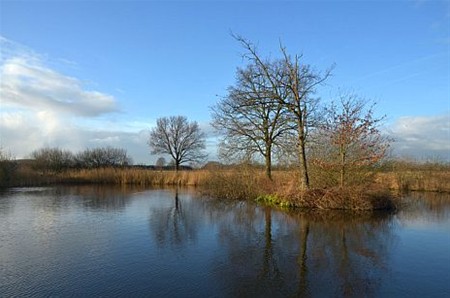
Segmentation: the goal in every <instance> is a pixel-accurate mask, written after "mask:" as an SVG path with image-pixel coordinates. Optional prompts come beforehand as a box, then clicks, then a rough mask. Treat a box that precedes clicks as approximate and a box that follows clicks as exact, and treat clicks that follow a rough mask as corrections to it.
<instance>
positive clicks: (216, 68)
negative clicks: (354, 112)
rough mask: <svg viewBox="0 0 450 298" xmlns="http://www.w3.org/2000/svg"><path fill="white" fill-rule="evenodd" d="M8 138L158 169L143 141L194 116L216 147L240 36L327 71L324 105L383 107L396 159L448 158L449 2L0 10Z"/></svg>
mask: <svg viewBox="0 0 450 298" xmlns="http://www.w3.org/2000/svg"><path fill="white" fill-rule="evenodd" d="M0 3H1V4H0V17H1V21H0V35H1V50H2V51H1V53H2V55H1V58H0V62H1V76H2V77H1V89H0V92H1V93H0V96H1V103H0V108H1V110H0V116H1V118H0V138H1V139H0V141H1V146H2V147H3V148H4V149H7V150H9V151H11V153H12V154H13V155H15V156H16V157H18V158H22V157H26V156H28V155H29V153H30V152H31V151H33V150H34V149H37V148H41V147H43V146H59V147H61V148H67V149H71V150H73V151H77V150H82V149H84V148H86V147H95V146H104V145H111V146H117V147H121V148H125V149H127V150H128V152H129V153H130V154H131V155H132V156H133V158H134V160H135V162H136V163H152V162H153V161H154V159H155V157H153V156H151V155H150V154H149V150H148V147H147V144H146V143H147V138H148V130H149V129H150V128H151V127H153V125H154V124H155V121H156V119H157V118H159V117H162V116H170V115H185V116H187V117H188V118H189V119H190V120H196V121H198V122H199V123H200V124H201V127H203V128H204V130H205V131H206V132H207V133H208V134H209V135H210V136H211V137H210V138H209V140H208V144H209V147H208V150H209V151H210V153H211V154H210V155H211V159H214V158H215V146H214V144H215V142H214V138H213V137H212V133H211V129H210V127H209V121H210V107H211V106H212V105H214V104H215V102H216V101H217V99H218V97H217V96H223V95H225V94H226V88H227V87H228V86H229V85H231V84H233V83H234V75H235V70H236V67H239V66H244V65H245V63H246V62H245V60H243V59H242V53H243V49H242V48H241V47H240V46H239V44H238V43H237V42H236V41H235V40H233V38H232V37H231V36H230V32H231V31H232V32H234V33H237V34H240V35H242V36H244V37H246V38H248V39H250V40H252V41H253V42H254V43H255V44H257V45H258V48H259V50H260V53H261V54H262V55H263V56H270V57H274V58H276V57H278V55H279V51H278V46H279V41H280V40H281V41H282V43H283V44H284V45H285V46H286V47H287V49H288V51H289V52H290V53H292V54H296V53H298V54H303V57H304V61H305V62H306V63H308V64H311V65H313V66H314V67H315V68H317V69H318V70H325V69H326V68H328V67H330V66H331V65H333V64H335V65H336V66H335V68H334V71H333V77H332V78H331V79H330V80H329V81H328V84H327V86H325V87H323V88H321V90H320V92H319V95H320V96H321V98H322V99H323V100H324V101H329V100H331V99H332V98H333V97H334V96H335V95H336V94H337V92H338V90H339V89H343V90H352V91H355V92H356V93H358V94H360V95H361V96H363V97H366V98H368V99H372V100H375V101H377V102H378V107H377V113H378V114H379V115H383V114H386V115H387V123H386V128H385V130H386V133H390V134H391V135H393V136H394V137H395V139H396V140H397V141H396V142H395V143H394V154H396V155H402V156H409V157H415V158H433V157H437V156H439V157H441V158H445V159H448V160H450V2H449V1H339V0H336V1H278V2H275V1H273V2H271V1H244V2H238V1H158V2H157V1H120V0H116V1H3V0H0Z"/></svg>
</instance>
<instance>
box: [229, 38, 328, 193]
mask: <svg viewBox="0 0 450 298" xmlns="http://www.w3.org/2000/svg"><path fill="white" fill-rule="evenodd" d="M233 36H234V38H235V39H236V40H237V41H238V42H239V43H240V44H241V45H242V46H243V47H244V48H245V49H246V51H247V53H246V55H245V57H246V58H247V59H248V60H250V61H251V62H252V63H254V64H255V65H257V66H258V67H259V68H260V69H261V70H262V74H263V75H264V77H265V79H266V80H267V81H268V82H269V84H270V86H271V91H272V92H271V97H272V98H274V99H275V100H276V101H277V102H278V103H279V104H281V105H282V106H283V108H284V109H286V110H287V111H289V113H291V115H292V117H293V118H294V122H295V125H296V130H297V132H296V136H297V144H296V145H297V150H298V154H299V161H300V184H301V186H302V188H303V189H307V188H309V175H308V163H307V137H308V129H309V127H311V125H312V124H313V123H311V120H312V119H311V115H312V114H313V113H314V111H315V106H316V104H317V99H316V98H314V97H313V95H314V93H315V91H316V88H317V87H318V86H319V85H321V84H323V83H324V82H325V80H326V79H327V78H328V77H329V76H330V74H331V69H329V70H327V71H325V72H324V73H319V72H317V71H314V70H313V69H312V68H311V66H309V65H307V64H302V63H301V61H300V59H301V58H302V56H298V55H295V56H294V57H291V56H290V55H288V53H287V51H286V48H285V47H283V46H282V45H280V50H281V53H282V59H281V61H282V68H280V69H281V70H282V72H281V73H280V72H274V71H273V70H272V68H271V67H270V63H268V62H266V61H265V60H263V59H262V58H261V56H260V55H259V53H258V51H257V49H256V47H255V46H254V45H253V44H252V43H251V42H250V41H248V40H246V39H244V38H243V37H241V36H237V35H233Z"/></svg>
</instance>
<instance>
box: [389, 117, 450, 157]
mask: <svg viewBox="0 0 450 298" xmlns="http://www.w3.org/2000/svg"><path fill="white" fill-rule="evenodd" d="M390 130H391V133H390V134H391V135H392V136H393V137H394V139H395V142H394V144H393V149H394V154H395V155H396V156H407V157H413V158H418V159H429V158H440V159H444V160H447V161H450V112H447V113H446V114H443V115H436V116H415V117H413V116H409V117H401V118H399V119H398V120H397V121H396V122H395V123H394V124H393V125H392V127H391V128H390Z"/></svg>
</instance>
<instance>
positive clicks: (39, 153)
mask: <svg viewBox="0 0 450 298" xmlns="http://www.w3.org/2000/svg"><path fill="white" fill-rule="evenodd" d="M31 158H33V159H34V163H33V167H34V168H35V169H38V170H41V171H44V172H47V171H50V172H55V173H58V172H61V171H63V170H66V169H68V168H71V167H73V166H74V164H75V157H74V155H73V154H72V152H70V151H68V150H63V149H60V148H41V149H37V150H35V151H33V152H32V153H31Z"/></svg>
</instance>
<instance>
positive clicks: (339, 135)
mask: <svg viewBox="0 0 450 298" xmlns="http://www.w3.org/2000/svg"><path fill="white" fill-rule="evenodd" d="M374 105H375V104H374V103H372V104H371V103H370V102H368V101H365V100H364V99H361V98H360V97H358V96H357V95H355V94H342V95H341V96H340V98H339V102H338V104H336V103H332V104H330V106H329V107H327V108H326V117H325V119H324V120H325V121H324V122H323V123H322V125H321V126H320V128H319V129H318V131H317V132H318V134H319V135H320V140H321V142H320V143H317V144H316V145H315V148H314V157H313V162H314V163H315V164H317V165H319V166H320V167H322V168H324V169H326V170H327V171H334V170H335V171H337V172H338V173H339V185H340V186H341V187H343V186H345V185H346V183H347V180H348V179H349V178H350V176H351V174H352V172H354V173H357V172H358V171H357V169H358V168H361V167H363V166H371V165H373V164H375V163H377V162H378V161H380V160H381V159H382V158H384V157H385V156H386V154H387V152H388V148H389V145H390V142H391V139H390V138H389V137H387V136H385V135H383V134H382V133H381V131H380V125H381V124H382V123H383V120H384V118H385V117H384V116H383V117H380V118H376V117H375V116H374ZM353 180H355V179H353Z"/></svg>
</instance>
